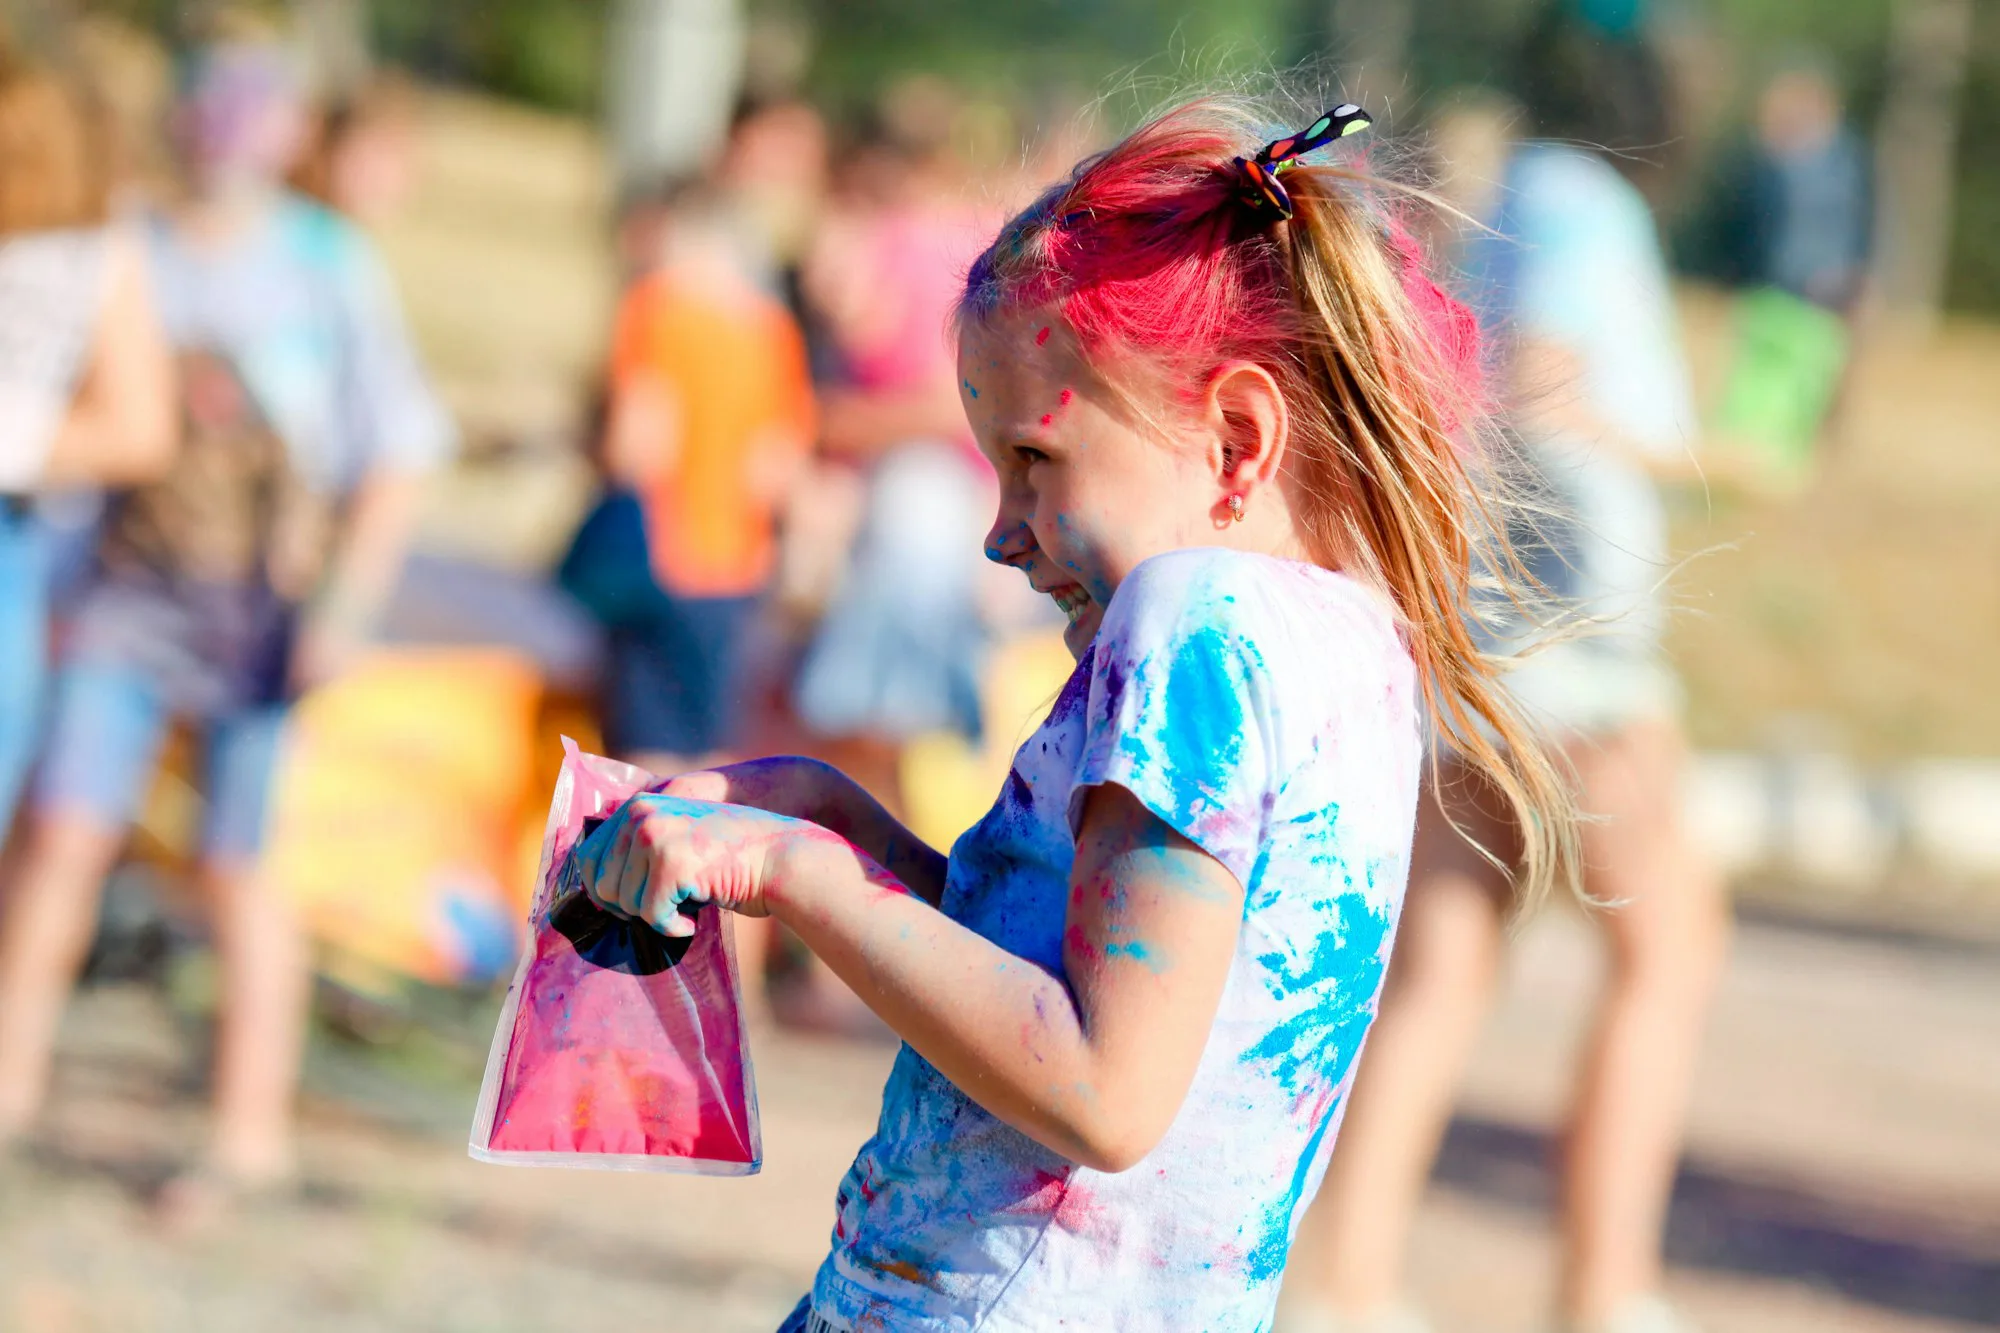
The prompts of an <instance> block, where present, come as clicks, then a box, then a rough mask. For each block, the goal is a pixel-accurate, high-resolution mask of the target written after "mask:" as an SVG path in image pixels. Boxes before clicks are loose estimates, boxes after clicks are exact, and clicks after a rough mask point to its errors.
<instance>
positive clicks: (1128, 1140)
mask: <svg viewBox="0 0 2000 1333" xmlns="http://www.w3.org/2000/svg"><path fill="white" fill-rule="evenodd" d="M1165 1137H1166V1126H1165V1125H1164V1124H1160V1125H1155V1124H1152V1123H1151V1122H1150V1118H1149V1117H1145V1116H1140V1115H1133V1114H1126V1115H1118V1114H1113V1115H1108V1116H1099V1117H1094V1118H1093V1119H1092V1120H1091V1121H1090V1122H1089V1123H1087V1124H1083V1125H1079V1126H1077V1144H1076V1148H1077V1151H1076V1152H1075V1153H1074V1154H1073V1157H1074V1160H1075V1161H1076V1164H1077V1165H1078V1166H1085V1167H1089V1168H1090V1169H1091V1170H1092V1171H1102V1172H1104V1173H1105V1174H1107V1175H1114V1176H1115V1175H1117V1174H1119V1173H1120V1172H1124V1171H1130V1170H1131V1169H1132V1168H1133V1167H1135V1166H1137V1165H1139V1163H1141V1162H1143V1161H1145V1160H1146V1158H1147V1157H1148V1156H1150V1155H1151V1153H1152V1151H1153V1149H1155V1148H1157V1147H1159V1146H1160V1140H1161V1139H1163V1138H1165Z"/></svg>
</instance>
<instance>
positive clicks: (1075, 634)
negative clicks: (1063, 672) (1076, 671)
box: [1063, 606, 1104, 661]
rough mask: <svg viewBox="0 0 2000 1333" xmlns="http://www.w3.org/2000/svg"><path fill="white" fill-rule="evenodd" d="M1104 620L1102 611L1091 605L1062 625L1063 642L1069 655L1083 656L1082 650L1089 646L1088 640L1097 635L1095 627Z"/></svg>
mask: <svg viewBox="0 0 2000 1333" xmlns="http://www.w3.org/2000/svg"><path fill="white" fill-rule="evenodd" d="M1103 620H1104V613H1103V612H1102V611H1100V610H1098V609H1097V608H1096V607H1095V606H1092V607H1091V608H1090V609H1089V610H1087V611H1085V612H1084V613H1083V614H1082V615H1080V616H1078V617H1077V618H1076V619H1075V620H1072V621H1070V622H1069V624H1067V625H1065V626H1063V643H1064V644H1066V645H1067V646H1068V648H1069V653H1070V656H1071V657H1074V658H1076V659H1078V660H1079V661H1081V660H1082V658H1083V650H1084V649H1086V648H1088V647H1090V641H1091V640H1092V639H1094V638H1096V637H1097V627H1098V625H1100V624H1101V623H1103Z"/></svg>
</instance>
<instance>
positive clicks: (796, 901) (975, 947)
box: [767, 837, 1141, 1171]
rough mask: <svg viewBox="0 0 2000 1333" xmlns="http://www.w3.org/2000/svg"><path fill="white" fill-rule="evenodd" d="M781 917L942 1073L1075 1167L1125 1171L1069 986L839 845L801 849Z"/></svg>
mask: <svg viewBox="0 0 2000 1333" xmlns="http://www.w3.org/2000/svg"><path fill="white" fill-rule="evenodd" d="M773 878H774V881H775V886H776V887H775V888H774V889H773V890H771V891H770V892H769V894H768V896H767V902H768V903H769V904H770V908H771V912H772V915H773V916H775V917H776V918H777V919H778V920H780V921H782V922H783V923H784V924H785V925H786V926H788V927H789V928H790V929H791V930H792V931H793V932H794V933H796V934H797V935H798V936H799V937H800V938H801V939H802V940H804V941H805V943H806V945H807V946H808V947H809V948H811V949H812V951H813V952H814V953H815V954H817V955H818V956H819V958H820V959H821V960H822V961H824V962H825V963H826V964H827V966H828V967H830V968H832V969H833V971H834V973H835V975H837V976H839V977H840V979H841V980H842V981H844V982H846V983H847V984H848V986H850V987H851V988H852V989H853V990H854V992H855V994H856V995H858V996H860V997H861V999H862V1000H863V1001H864V1002H865V1003H866V1004H867V1005H868V1007H869V1008H870V1009H872V1010H874V1011H875V1013H876V1014H877V1015H879V1016H880V1017H881V1018H882V1020H883V1021H884V1022H886V1023H887V1024H888V1025H889V1026H890V1027H891V1028H892V1029H894V1030H895V1032H896V1034H897V1035H898V1036H900V1037H901V1038H902V1039H903V1040H904V1041H906V1042H908V1043H909V1044H910V1046H911V1047H912V1048H914V1049H915V1050H916V1051H917V1053H918V1054H919V1055H922V1056H923V1057H924V1058H925V1059H926V1060H928V1061H930V1062H931V1064H932V1065H934V1066H936V1068H937V1070H938V1072H939V1073H941V1074H943V1075H944V1076H945V1077H946V1078H948V1079H950V1080H951V1081H952V1082H953V1083H954V1084H956V1085H957V1086H958V1087H959V1088H960V1089H962V1090H963V1091H964V1092H965V1093H966V1094H967V1095H969V1096H970V1097H971V1098H972V1099H973V1100H974V1101H976V1102H978V1103H979V1104H980V1105H981V1106H982V1107H984V1108H985V1109H986V1110H987V1111H989V1112H991V1113H992V1114H993V1115H995V1116H997V1117H999V1118H1000V1119H1001V1120H1004V1121H1005V1122H1007V1123H1008V1124H1009V1125H1012V1126H1013V1127H1014V1128H1016V1129H1018V1130H1020V1131H1021V1132H1022V1133H1024V1134H1026V1135H1028V1137H1030V1138H1032V1139H1034V1140H1035V1141H1036V1142H1038V1143H1040V1144H1042V1145H1044V1146H1045V1147H1047V1148H1049V1149H1051V1150H1053V1151H1055V1152H1057V1153H1060V1154H1061V1155H1063V1156H1064V1157H1067V1158H1069V1159H1070V1160H1072V1161H1075V1162H1080V1163H1082V1164H1083V1165H1086V1166H1091V1167H1096V1168H1098V1169H1102V1170H1114V1171H1115V1170H1123V1169H1124V1168H1125V1167H1127V1166H1130V1165H1131V1164H1132V1162H1133V1161H1135V1160H1136V1159H1137V1157H1138V1156H1139V1155H1141V1152H1139V1151H1134V1148H1135V1144H1134V1143H1133V1141H1132V1139H1131V1138H1130V1136H1129V1135H1127V1134H1126V1133H1125V1128H1126V1124H1125V1121H1126V1119H1127V1118H1126V1117H1124V1116H1122V1115H1121V1114H1120V1113H1119V1112H1118V1110H1117V1109H1116V1108H1115V1107H1113V1106H1109V1105H1107V1103H1106V1098H1105V1097H1104V1096H1101V1095H1100V1093H1099V1088H1100V1084H1101V1083H1103V1082H1104V1081H1103V1080H1101V1079H1100V1078H1099V1075H1098V1070H1097V1064H1098V1061H1097V1059H1096V1055H1095V1052H1094V1051H1093V1050H1092V1048H1091V1045H1090V1041H1089V1038H1088V1035H1087V1033H1086V1031H1085V1029H1084V1024H1083V1020H1082V1016H1081V1014H1080V1013H1079V1011H1078V1009H1077V1006H1076V1001H1075V999H1074V997H1073V996H1072V995H1071V994H1070V991H1069V988H1068V987H1067V986H1065V985H1064V984H1063V982H1062V981H1061V980H1060V979H1059V978H1057V977H1055V976H1054V975H1052V974H1051V973H1049V972H1048V971H1047V970H1046V969H1044V968H1041V967H1038V966H1036V965H1034V964H1033V963H1029V962H1026V961H1024V960H1022V959H1021V958H1018V957H1016V956H1015V955H1013V954H1010V953H1008V952H1007V951H1006V950H1004V949H1002V948H1000V947H999V946H998V945H996V944H994V943H992V942H991V941H989V940H987V939H984V938H983V937H981V936H979V935H977V934H974V933H973V932H972V931H970V930H968V929H966V928H965V927H964V926H962V925H960V924H958V923H957V922H955V921H953V920H951V919H950V918H949V917H946V916H945V915H943V914H942V913H940V912H939V911H937V910H936V909H935V908H934V907H932V906H931V905H930V904H928V903H926V902H923V901H921V900H919V899H918V898H916V897H915V896H913V895H911V894H910V893H909V892H908V891H907V890H906V887H905V886H904V885H902V884H901V883H899V882H898V881H897V879H896V878H895V877H894V876H892V875H891V874H889V873H888V871H887V870H886V869H885V868H884V867H882V866H881V865H880V864H878V863H876V862H875V861H874V860H873V859H872V858H870V857H868V856H866V855H865V854H864V853H862V852H861V851H860V850H859V849H858V848H857V847H854V846H852V845H849V844H848V843H846V842H843V841H842V840H840V839H837V838H830V837H807V838H801V839H798V840H796V841H795V843H794V845H793V846H792V847H791V848H790V849H789V850H788V851H787V852H786V854H785V855H784V857H783V858H782V864H781V866H780V867H779V868H778V869H777V870H776V871H775V873H774V876H773Z"/></svg>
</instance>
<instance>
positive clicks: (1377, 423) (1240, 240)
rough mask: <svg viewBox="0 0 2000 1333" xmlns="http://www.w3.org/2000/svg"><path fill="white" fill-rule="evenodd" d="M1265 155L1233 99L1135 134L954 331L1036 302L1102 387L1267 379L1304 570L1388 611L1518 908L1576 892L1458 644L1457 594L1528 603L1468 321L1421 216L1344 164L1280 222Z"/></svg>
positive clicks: (1047, 209) (1567, 812)
mask: <svg viewBox="0 0 2000 1333" xmlns="http://www.w3.org/2000/svg"><path fill="white" fill-rule="evenodd" d="M1268 137H1270V134H1269V132H1268V131H1267V130H1266V129H1262V128H1259V117H1257V116H1256V114H1255V113H1254V111H1253V110H1252V109H1251V108H1249V107H1248V106H1247V105H1246V104H1244V103H1242V102H1240V101H1236V100H1229V99H1206V100H1203V101H1199V102H1194V103H1190V104H1188V105H1185V106H1182V107H1179V108H1177V109H1175V110H1173V111H1170V112H1168V113H1167V114H1165V115H1163V116H1160V117H1158V118H1157V119H1155V120H1153V121H1151V122H1149V123H1148V124H1146V125H1144V126H1142V127H1141V128H1139V129H1138V130H1136V131H1134V132H1133V133H1132V134H1130V135H1128V136H1126V138H1125V139H1123V140H1122V141H1121V142H1119V143H1118V144H1117V145H1115V146H1114V147H1112V148H1111V149H1109V150H1108V151H1106V152H1104V153H1101V154H1099V155H1097V156H1095V157H1092V158H1088V159H1086V160H1085V161H1083V162H1082V163H1080V164H1079V165H1078V166H1077V167H1076V169H1075V170H1074V171H1073V172H1072V173H1071V174H1070V176H1069V177H1068V178H1067V179H1066V180H1064V181H1062V182H1061V183H1059V184H1057V185H1056V186H1054V187H1053V188H1051V189H1050V190H1048V191H1047V192H1046V193H1044V194H1043V196H1042V197H1041V198H1040V199H1039V200H1037V201H1036V202H1035V204H1033V205H1032V206H1030V207H1029V208H1028V209H1026V210H1024V211H1023V212H1022V213H1021V214H1020V215H1018V216H1017V217H1015V218H1014V219H1013V220H1012V221H1010V222H1009V223H1008V224H1007V225H1006V226H1005V227H1004V228H1002V230H1001V232H1000V235H999V237H998V239H996V240H995V241H994V243H993V245H992V246H991V247H990V248H989V249H988V250H987V251H986V253H985V254H983V255H982V256H981V257H980V258H979V259H978V260H977V261H976V262H975V263H974V265H973V267H972V270H971V273H970V275H969V277H968V279H967V285H966V294H965V298H964V301H963V303H962V307H961V312H960V318H961V320H964V321H980V320H984V319H987V318H989V317H991V316H993V315H995V314H998V313H1001V312H1003V311H1007V310H1019V309H1028V308H1034V307H1039V306H1053V307H1055V308H1056V310H1057V311H1058V312H1059V313H1060V315H1061V317H1062V318H1063V319H1064V321H1065V322H1066V323H1067V324H1068V325H1069V326H1070V328H1071V329H1072V331H1073V332H1074V333H1075V334H1076V335H1077V339H1078V342H1079V343H1080V344H1081V345H1082V347H1083V349H1084V351H1085V354H1086V355H1087V356H1089V357H1090V358H1091V359H1092V361H1093V364H1095V365H1096V366H1097V367H1098V368H1099V370H1100V371H1101V372H1103V373H1104V374H1105V377H1106V379H1107V381H1109V382H1118V380H1119V378H1120V377H1119V376H1118V371H1119V370H1120V369H1121V363H1132V362H1137V363H1138V367H1135V368H1150V369H1153V370H1156V371H1159V372H1163V373H1164V374H1165V375H1167V376H1168V377H1170V378H1171V380H1172V381H1173V382H1176V383H1179V384H1181V385H1192V384H1199V383H1205V382H1206V379H1207V373H1208V372H1209V371H1210V370H1212V369H1213V368H1214V367H1215V366H1218V365H1220V364H1221V363H1223V362H1224V361H1227V360H1232V359H1244V360H1251V361H1255V362H1256V363H1258V364H1260V365H1263V366H1264V367H1265V368H1267V369H1268V370H1269V371H1270V372H1271V373H1272V375H1273V376H1274V377H1275V378H1276V379H1277V381H1278V383H1279V385H1280V386H1281V388H1282V390H1283V392H1284V395H1285V399H1286V403H1287V407H1288V410H1289V414H1290V419H1291V443H1290V448H1289V451H1288V455H1287V457H1288V462H1287V464H1286V467H1287V474H1288V475H1287V480H1288V483H1289V485H1290V487H1291V489H1292V494H1293V496H1294V500H1295V504H1294V509H1295V520H1296V521H1298V522H1299V524H1300V526H1301V528H1302V531H1303V535H1304V538H1305V541H1306V544H1307V547H1308V550H1309V553H1310V554H1311V556H1312V558H1313V559H1314V560H1315V561H1316V562H1317V563H1319V564H1321V565H1324V566H1326V567H1328V568H1334V569H1339V570H1341V571H1343V572H1345V573H1347V574H1349V575H1351V576H1353V577H1355V578H1358V579H1361V580H1363V581H1365V582H1367V583H1369V584H1371V585H1373V586H1375V587H1378V588H1380V589H1382V590H1383V591H1384V592H1386V593H1387V594H1388V595H1389V597H1390V598H1391V599H1392V600H1393V602H1394V603H1395V606H1396V608H1397V610H1398V613H1399V614H1400V617H1401V620H1402V624H1403V627H1404V633H1405V636H1406V639H1407V642H1408V646H1409V650H1410V654H1411V656H1412V657H1413V659H1414V660H1415V663H1416V666H1417V671H1418V677H1419V680H1420V682H1421V686H1422V690H1423V696H1424V701H1425V704H1426V707H1427V709H1428V712H1429V715H1430V718H1431V721H1432V727H1433V734H1434V745H1435V746H1444V747H1449V749H1450V750H1452V751H1454V752H1456V754H1457V756H1458V758H1459V760H1460V762H1461V763H1462V764H1463V765H1464V766H1465V767H1466V768H1468V769H1469V770H1470V771H1471V772H1472V774H1474V775H1475V776H1477V777H1479V778H1482V779H1484V780H1485V781H1486V782H1487V783H1489V784H1490V785H1491V787H1492V788H1493V790H1494V791H1495V792H1496V793H1497V795H1498V796H1499V797H1500V798H1501V800H1502V801H1503V802H1504V804H1505V805H1506V807H1507V808H1508V810H1509V811H1510V812H1511V814H1512V817H1513V821H1514V823H1515V824H1516V826H1517V827H1518V830H1519V852H1520V854H1519V861H1518V865H1517V866H1516V867H1514V868H1513V869H1514V875H1515V881H1516V886H1517V889H1518V891H1519V893H1520V895H1521V897H1522V898H1523V900H1524V901H1532V900H1533V899H1535V898H1537V897H1539V896H1540V895H1541V894H1543V893H1544V892H1545V891H1546V890H1547V888H1548V887H1549V886H1550V885H1553V884H1563V885H1565V886H1568V887H1570V888H1571V889H1573V890H1574V889H1575V888H1576V886H1577V884H1578V882H1579V875H1578V870H1579V859H1580V858H1579V851H1578V844H1577V835H1576V818H1577V817H1576V810H1575V804H1574V797H1573V794H1572V786H1571V784H1570V782H1569V781H1568V780H1567V779H1566V776H1565V774H1564V773H1563V772H1562V771H1561V769H1560V767H1559V765H1558V762H1557V758H1556V755H1555V754H1554V752H1553V751H1552V750H1551V749H1550V748H1549V747H1548V746H1547V744H1546V742H1545V740H1544V738H1543V737H1542V736H1541V735H1540V734H1538V733H1537V731H1536V730H1535V728H1533V727H1532V726H1530V725H1529V723H1528V722H1527V720H1526V719H1525V718H1524V716H1523V715H1522V714H1521V712H1520V710H1519V709H1518V707H1517V706H1516V705H1515V703H1514V702H1513V700H1512V699H1511V697H1510V696H1509V695H1508V693H1507V691H1506V689H1505V688H1504V686H1503V685H1502V683H1501V679H1500V673H1501V670H1502V667H1501V664H1500V663H1499V662H1498V661H1497V660H1496V659H1495V658H1493V657H1492V656H1490V655H1488V654H1487V653H1485V652H1483V651H1482V650H1481V648H1480V646H1479V644H1478V642H1477V640H1476V639H1475V633H1474V632H1475V626H1476V625H1477V623H1478V622H1479V619H1480V612H1479V608H1478V607H1477V606H1476V605H1475V601H1474V589H1475V584H1477V583H1480V582H1482V581H1484V580H1487V579H1491V581H1492V582H1494V583H1495V584H1496V585H1497V587H1498V592H1499V595H1500V597H1501V599H1502V601H1503V603H1511V604H1512V606H1513V607H1514V608H1515V609H1523V610H1531V609H1532V608H1534V607H1535V606H1537V605H1538V604H1539V603H1540V602H1541V601H1542V600H1543V598H1542V597H1541V595H1540V591H1539V590H1538V589H1537V588H1536V587H1535V586H1534V583H1533V580H1532V578H1531V577H1530V576H1529V575H1528V572H1527V570H1526V567H1525V565H1524V563H1523V561H1522V560H1521V559H1520V558H1519V557H1518V556H1516V555H1515V554H1514V553H1513V552H1512V550H1511V549H1510V547H1509V545H1508V540H1507V525H1506V521H1505V520H1506V515H1507V513H1508V512H1509V509H1510V506H1511V505H1512V504H1513V501H1512V500H1511V499H1510V498H1509V497H1508V495H1507V494H1506V493H1505V490H1504V487H1503V485H1502V483H1501V482H1500V481H1499V480H1498V478H1499V477H1500V475H1501V469H1499V468H1498V467H1496V466H1493V465H1492V464H1493V462H1494V461H1495V451H1498V450H1500V449H1501V448H1502V447H1503V446H1502V445H1501V437H1500V434H1499V432H1498V431H1496V430H1494V429H1493V428H1492V424H1491V421H1490V418H1489V414H1488V413H1487V411H1486V404H1485V397H1484V393H1483V390H1482V388H1481V385H1480V382H1479V378H1480V377H1479V373H1478V370H1479V353H1478V345H1477V344H1478V339H1477V329H1476V324H1475V322H1474V321H1473V319H1472V316H1471V315H1470V313H1469V312H1468V311H1466V310H1465V308H1464V307H1463V306H1462V305H1460V304H1458V303H1457V302H1455V301H1452V300H1451V299H1450V298H1448V297H1446V296H1445V295H1444V293H1443V292H1442V290H1441V289H1440V288H1439V287H1438V286H1437V285H1436V283H1434V282H1433V281H1432V280H1431V278H1430V277H1429V276H1428V275H1427V273H1426V272H1425V267H1424V262H1423V256H1422V253H1421V251H1420V249H1419V247H1418V246H1417V243H1416V241H1415V240H1414V239H1413V238H1412V236H1411V234H1410V231H1409V229H1408V228H1407V227H1406V226H1405V225H1404V223H1403V216H1404V214H1405V213H1406V211H1407V210H1408V209H1410V208H1412V207H1417V206H1424V204H1425V201H1426V199H1427V196H1424V195H1423V194H1422V192H1421V191H1418V190H1416V189H1414V188H1413V187H1409V186H1405V185H1402V184H1400V183H1398V182H1396V181H1393V180H1391V179H1389V178H1387V177H1386V176H1382V175H1378V174H1375V173H1372V172H1370V171H1368V170H1366V169H1365V167H1364V166H1363V165H1361V164H1360V163H1358V162H1354V161H1351V160H1347V161H1343V162H1341V163H1338V164H1333V165H1304V164H1300V165H1296V166H1293V167H1291V168H1289V169H1287V170H1286V172H1285V174H1284V184H1285V187H1286V189H1287V190H1288V192H1289V193H1290V196H1291V199H1292V203H1293V208H1294V212H1293V214H1292V216H1291V218H1290V219H1289V220H1280V219H1278V217H1277V216H1276V214H1275V212H1272V211H1269V210H1260V209H1259V208H1258V207H1257V206H1256V205H1255V204H1254V203H1253V202H1252V201H1251V199H1250V198H1249V196H1248V194H1247V181H1246V180H1245V179H1244V177H1243V176H1242V174H1241V171H1240V168H1238V167H1237V166H1236V165H1235V160H1236V158H1237V157H1239V156H1242V157H1248V156H1250V155H1251V154H1253V153H1255V152H1256V150H1257V149H1258V148H1259V147H1260V146H1261V145H1262V142H1263V140H1264V139H1265V138H1268ZM1123 379H1124V380H1125V381H1126V382H1130V379H1131V377H1130V375H1129V374H1128V375H1126V376H1124V377H1123ZM1436 771H1437V770H1436V766H1434V768H1433V773H1434V777H1433V782H1434V783H1435V782H1436V781H1437V780H1438V779H1437V778H1436V777H1435V773H1436Z"/></svg>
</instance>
